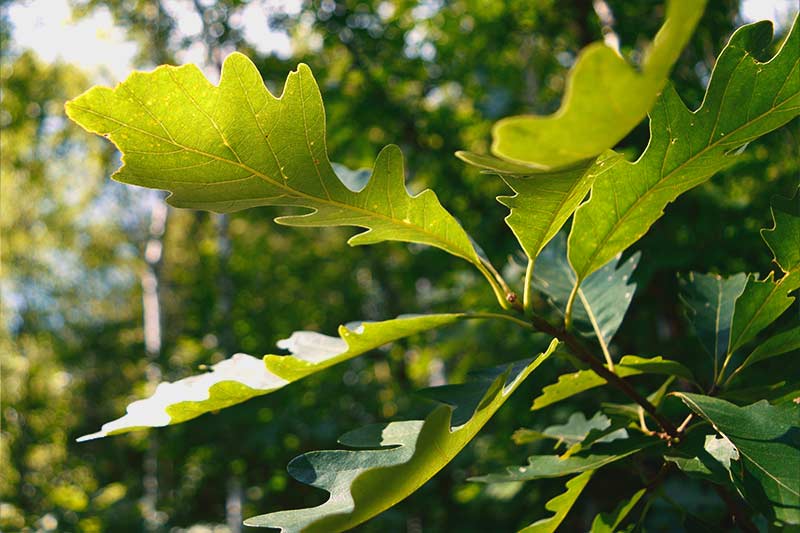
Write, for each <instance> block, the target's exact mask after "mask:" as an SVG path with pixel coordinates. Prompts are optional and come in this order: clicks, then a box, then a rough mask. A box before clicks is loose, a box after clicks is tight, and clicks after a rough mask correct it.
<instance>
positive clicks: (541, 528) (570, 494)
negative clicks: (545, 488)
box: [519, 471, 594, 533]
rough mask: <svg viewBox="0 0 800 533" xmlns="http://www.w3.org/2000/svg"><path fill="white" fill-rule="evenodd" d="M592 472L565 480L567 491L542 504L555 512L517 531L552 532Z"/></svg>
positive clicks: (564, 516)
mask: <svg viewBox="0 0 800 533" xmlns="http://www.w3.org/2000/svg"><path fill="white" fill-rule="evenodd" d="M593 473H594V472H592V471H589V472H584V473H583V474H580V475H579V476H575V477H574V478H572V479H570V480H569V481H567V491H566V492H564V493H562V494H559V495H558V496H556V497H555V498H553V499H552V500H550V501H548V502H547V503H546V504H545V506H544V507H545V509H547V510H548V511H552V512H553V513H555V514H554V515H553V516H551V517H549V518H543V519H541V520H538V521H536V522H534V523H533V524H531V525H529V526H528V527H524V528H522V529H520V530H519V533H553V531H555V530H556V529H558V526H559V525H561V522H563V521H564V518H566V516H567V513H568V512H569V510H570V509H572V506H573V505H575V502H576V501H577V500H578V497H579V496H580V495H581V492H583V489H584V487H586V484H587V483H589V479H591V477H592V474H593Z"/></svg>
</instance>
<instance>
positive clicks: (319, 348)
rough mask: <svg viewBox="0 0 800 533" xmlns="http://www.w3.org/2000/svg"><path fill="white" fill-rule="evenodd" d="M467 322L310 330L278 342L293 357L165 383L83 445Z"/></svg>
mask: <svg viewBox="0 0 800 533" xmlns="http://www.w3.org/2000/svg"><path fill="white" fill-rule="evenodd" d="M464 318H466V315H464V314H456V313H453V314H439V315H419V316H407V317H399V318H396V319H393V320H385V321H382V322H363V323H361V324H358V325H353V326H351V327H352V328H353V329H351V328H348V327H347V326H340V327H339V335H340V336H339V337H330V336H327V335H322V334H320V333H314V332H309V331H299V332H295V333H293V334H292V336H291V337H289V338H288V339H285V340H282V341H280V342H279V343H278V346H279V347H281V348H285V349H287V350H289V351H290V352H292V355H266V356H264V360H263V361H262V360H261V359H258V358H256V357H253V356H251V355H247V354H241V353H240V354H236V355H234V356H232V357H230V358H228V359H226V360H224V361H221V362H219V363H217V364H215V365H213V366H212V367H211V371H210V372H206V373H203V374H199V375H197V376H191V377H189V378H185V379H182V380H179V381H175V382H172V383H167V382H165V383H160V384H159V385H158V387H157V388H156V390H155V392H154V394H153V395H152V396H150V397H149V398H146V399H143V400H138V401H136V402H133V403H131V404H130V405H129V406H128V409H127V413H126V414H125V416H123V417H122V418H118V419H117V420H114V421H112V422H108V423H106V424H103V427H102V428H101V430H100V431H98V432H97V433H92V434H90V435H85V436H83V437H81V438H79V439H78V440H79V441H85V440H91V439H97V438H100V437H107V436H110V435H116V434H119V433H126V432H128V431H133V430H136V429H142V428H148V427H161V426H167V425H172V424H178V423H181V422H185V421H187V420H191V419H193V418H196V417H198V416H200V415H202V414H205V413H208V412H211V411H218V410H220V409H224V408H226V407H230V406H232V405H236V404H239V403H242V402H245V401H247V400H249V399H250V398H253V397H255V396H262V395H264V394H268V393H270V392H273V391H276V390H278V389H280V388H283V387H285V386H286V385H288V384H289V383H292V382H293V381H297V380H299V379H302V378H304V377H306V376H308V375H309V374H313V373H316V372H319V371H321V370H324V369H326V368H328V367H330V366H333V365H335V364H338V363H341V362H343V361H346V360H348V359H352V358H353V357H356V356H358V355H361V354H363V353H366V352H368V351H370V350H373V349H375V348H378V347H379V346H382V345H384V344H386V343H388V342H392V341H394V340H397V339H400V338H403V337H407V336H409V335H413V334H415V333H419V332H422V331H427V330H430V329H433V328H437V327H441V326H445V325H447V324H452V323H453V322H455V321H457V320H461V319H464Z"/></svg>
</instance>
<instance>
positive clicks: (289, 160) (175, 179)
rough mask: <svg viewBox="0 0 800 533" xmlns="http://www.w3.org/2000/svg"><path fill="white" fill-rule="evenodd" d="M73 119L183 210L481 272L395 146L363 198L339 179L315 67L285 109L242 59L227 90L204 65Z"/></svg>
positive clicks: (230, 65) (302, 69)
mask: <svg viewBox="0 0 800 533" xmlns="http://www.w3.org/2000/svg"><path fill="white" fill-rule="evenodd" d="M67 114H68V116H69V117H70V118H71V119H72V120H74V121H75V122H77V123H78V124H80V125H81V126H83V127H84V128H85V129H86V130H88V131H90V132H93V133H97V134H99V135H103V136H105V137H107V138H109V139H110V140H111V141H112V142H114V144H115V145H117V147H118V148H119V149H120V151H121V152H122V153H123V162H124V165H123V166H122V167H121V168H120V169H119V170H118V171H117V172H116V173H115V174H114V178H115V179H116V180H118V181H121V182H124V183H130V184H133V185H141V186H144V187H150V188H155V189H166V190H168V191H170V192H171V193H172V194H171V195H170V197H169V199H168V201H169V203H170V204H172V205H174V206H176V207H189V208H198V209H208V210H212V211H218V212H230V211H236V210H240V209H246V208H249V207H255V206H265V205H271V206H296V207H302V208H308V209H310V211H308V212H306V213H304V214H300V215H293V216H284V217H280V218H278V219H277V222H279V223H281V224H287V225H292V226H357V227H360V228H365V229H366V230H367V231H364V232H362V233H359V234H357V235H355V236H354V237H352V238H351V239H350V241H349V243H350V244H351V245H359V244H373V243H376V242H381V241H385V240H393V241H405V242H419V243H424V244H428V245H431V246H435V247H437V248H441V249H442V250H445V251H447V252H450V253H451V254H453V255H456V256H458V257H462V258H464V259H466V260H467V261H470V262H472V263H474V264H476V265H479V264H480V259H479V258H478V255H477V253H476V252H475V249H474V248H473V246H472V244H471V242H470V239H469V237H468V236H467V234H466V233H465V232H464V230H463V229H462V228H461V226H460V225H459V223H458V222H457V221H456V220H455V219H454V218H453V217H452V216H451V215H450V214H449V213H448V212H447V211H445V209H444V208H443V207H442V206H441V204H440V203H439V200H438V199H437V197H436V195H435V194H434V193H433V192H432V191H430V190H426V191H423V192H422V193H420V194H418V195H416V196H409V194H408V191H407V190H406V187H405V175H404V174H405V172H404V169H403V158H402V154H401V153H400V149H399V148H397V147H396V146H393V145H390V146H387V147H386V148H384V149H383V150H382V151H381V152H380V154H379V155H378V158H377V160H376V161H375V168H374V170H373V173H372V178H371V179H370V180H369V182H368V183H367V184H366V186H364V188H363V189H361V190H360V191H359V192H354V191H353V190H351V189H349V188H348V187H347V186H346V185H345V184H344V183H343V182H342V180H341V179H340V178H339V177H337V175H336V173H335V172H334V169H333V167H332V166H331V163H330V162H329V160H328V153H327V149H326V144H325V143H326V141H325V112H324V109H323V105H322V98H321V96H320V92H319V88H318V87H317V83H316V81H315V80H314V77H313V76H312V74H311V71H310V69H309V68H308V67H307V66H306V65H302V64H301V65H300V66H299V67H298V69H297V71H295V72H292V73H290V74H289V77H288V78H287V80H286V85H285V87H284V90H283V94H282V95H281V96H280V97H279V98H276V97H275V96H273V95H272V94H271V93H270V92H269V91H268V90H267V89H266V87H265V86H264V83H263V81H262V80H261V76H260V74H259V73H258V70H257V69H256V67H255V65H253V63H252V62H251V61H250V60H249V59H247V57H245V56H244V55H242V54H239V53H234V54H231V55H230V56H228V58H227V59H226V60H225V63H224V65H223V67H222V77H221V79H220V83H219V86H214V85H212V84H211V83H210V82H209V81H208V80H207V79H206V78H205V77H204V76H203V74H202V72H201V71H200V69H198V68H197V67H195V66H194V65H185V66H182V67H171V66H162V67H159V68H157V69H155V70H154V71H152V72H148V73H143V72H136V73H133V74H131V75H130V76H129V77H128V79H127V80H125V81H124V82H123V83H121V84H120V85H118V86H117V87H116V88H115V89H110V88H106V87H95V88H93V89H91V90H89V91H88V92H86V93H84V94H83V95H81V96H79V97H78V98H76V99H75V100H72V101H70V102H68V103H67ZM347 177H350V176H349V175H348V176H347Z"/></svg>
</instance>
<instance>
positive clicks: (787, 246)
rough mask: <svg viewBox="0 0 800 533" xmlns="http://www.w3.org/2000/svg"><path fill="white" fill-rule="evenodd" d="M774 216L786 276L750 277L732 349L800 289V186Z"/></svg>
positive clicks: (770, 238) (772, 242) (771, 238)
mask: <svg viewBox="0 0 800 533" xmlns="http://www.w3.org/2000/svg"><path fill="white" fill-rule="evenodd" d="M796 33H800V31H797V32H796ZM798 40H800V39H798ZM798 46H799V47H800V43H798ZM772 216H773V220H774V225H773V227H772V228H771V229H768V230H762V232H761V235H762V236H763V237H764V240H765V241H766V242H767V245H768V246H769V247H770V249H771V250H772V252H773V254H774V258H775V263H777V264H778V266H780V268H781V270H782V271H783V275H782V277H781V278H780V279H779V280H777V281H776V280H775V273H774V272H770V273H769V276H767V278H766V279H764V280H759V279H757V277H755V276H751V277H750V278H749V279H748V280H747V286H746V287H745V289H744V293H742V295H741V296H740V297H739V299H738V300H737V301H736V307H735V310H734V314H733V325H732V329H731V351H733V350H737V349H738V348H740V347H741V346H743V345H744V344H746V343H747V342H749V341H751V340H752V339H753V338H755V336H756V335H758V333H759V332H760V331H761V330H763V329H764V328H765V327H767V326H768V325H770V324H771V323H772V322H774V321H775V320H776V319H777V318H778V317H779V316H781V315H782V314H783V313H784V311H786V310H787V309H788V308H789V306H790V305H792V302H794V297H791V296H789V294H790V293H791V292H793V291H795V290H797V289H798V288H800V252H798V251H797V250H796V249H794V246H795V245H796V244H797V243H798V242H800V189H798V191H797V192H796V193H795V195H794V198H791V199H789V198H780V197H776V198H774V199H773V203H772Z"/></svg>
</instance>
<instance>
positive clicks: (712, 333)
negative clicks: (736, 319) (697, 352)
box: [679, 272, 747, 378]
mask: <svg viewBox="0 0 800 533" xmlns="http://www.w3.org/2000/svg"><path fill="white" fill-rule="evenodd" d="M679 281H680V284H681V293H682V294H681V297H682V299H683V302H684V304H685V305H686V308H687V311H688V315H689V319H690V321H691V323H692V326H693V327H694V330H695V333H696V334H697V337H698V338H699V339H700V342H701V344H702V345H703V347H704V348H705V349H706V351H707V352H708V353H709V355H711V358H712V360H713V361H714V377H715V378H716V375H717V372H718V370H719V365H720V364H721V362H722V361H724V360H725V356H726V355H727V354H728V346H729V344H730V338H731V322H732V321H733V307H734V304H735V303H736V299H737V298H739V296H740V295H741V294H742V292H743V291H744V287H745V284H746V283H747V275H745V274H736V275H734V276H731V277H729V278H723V277H722V276H719V275H715V274H698V273H696V272H690V273H689V276H688V277H687V278H681V279H680V280H679Z"/></svg>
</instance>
